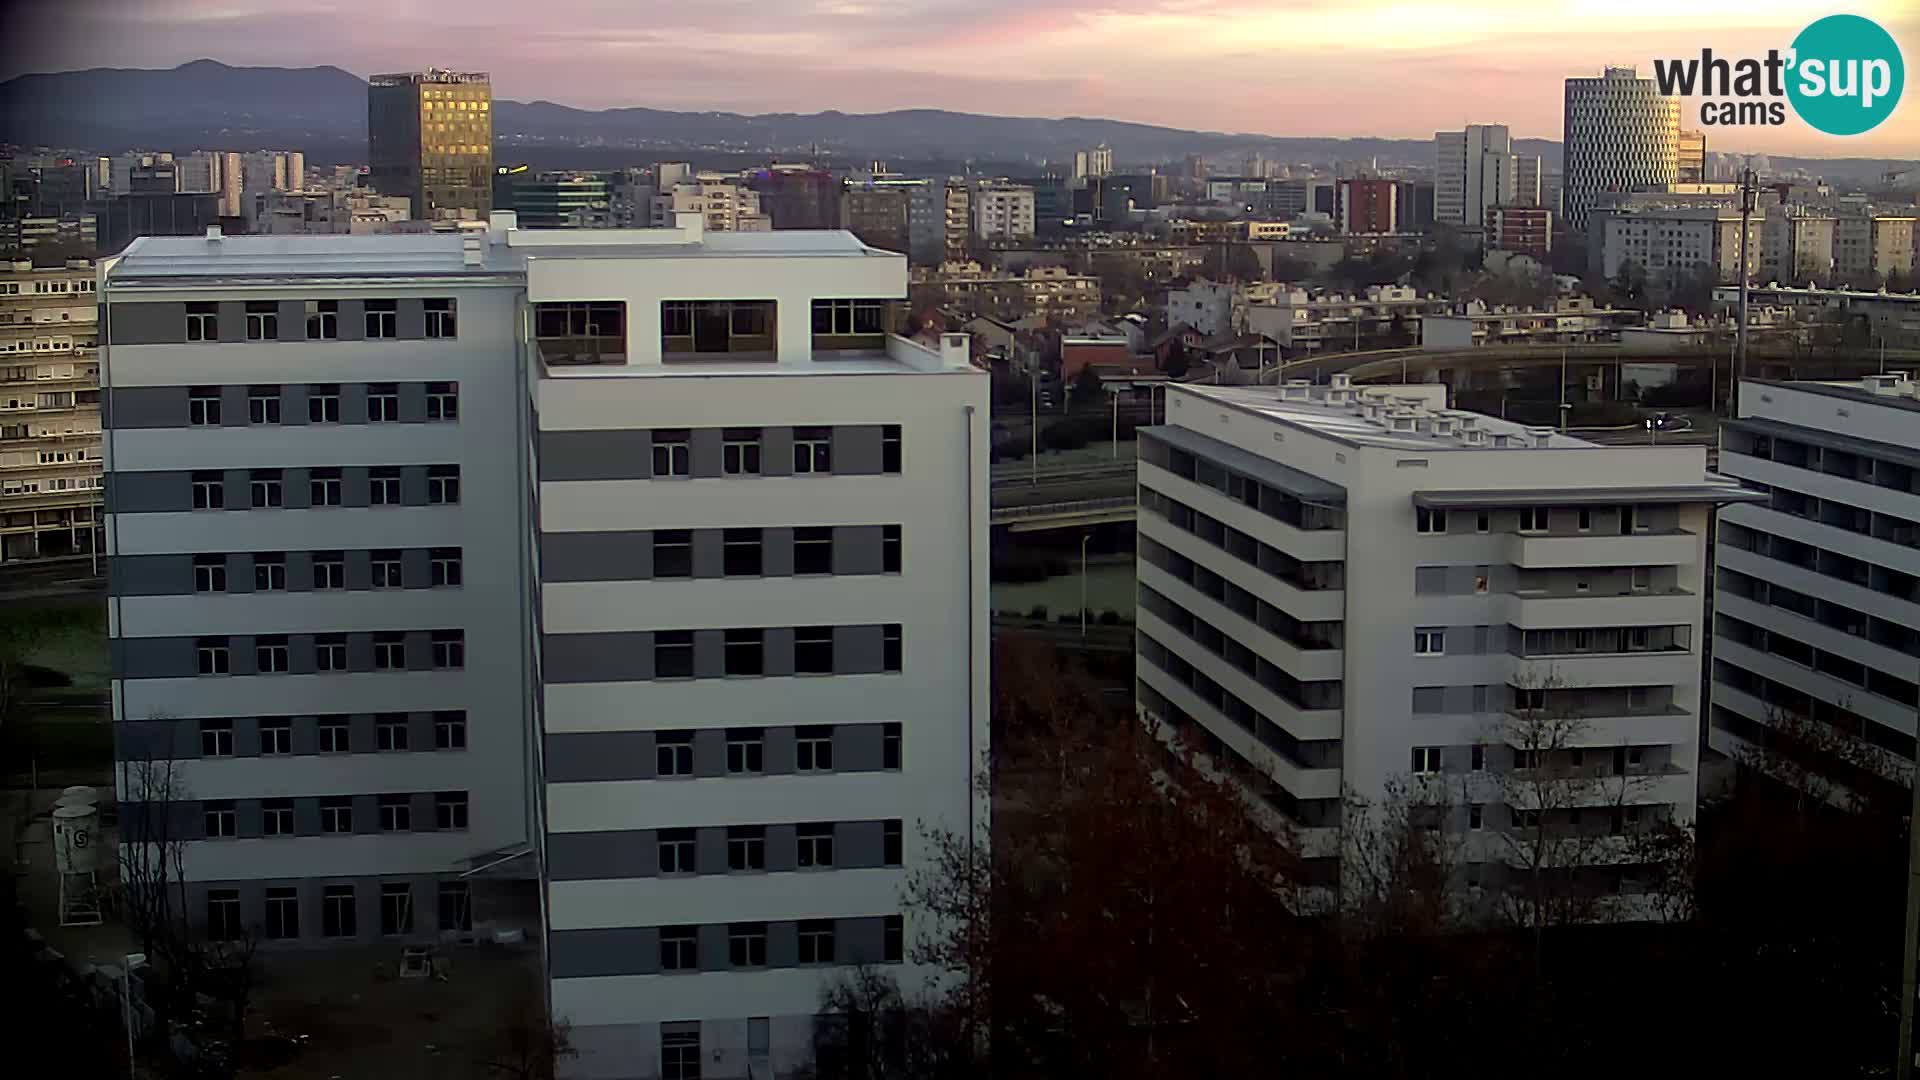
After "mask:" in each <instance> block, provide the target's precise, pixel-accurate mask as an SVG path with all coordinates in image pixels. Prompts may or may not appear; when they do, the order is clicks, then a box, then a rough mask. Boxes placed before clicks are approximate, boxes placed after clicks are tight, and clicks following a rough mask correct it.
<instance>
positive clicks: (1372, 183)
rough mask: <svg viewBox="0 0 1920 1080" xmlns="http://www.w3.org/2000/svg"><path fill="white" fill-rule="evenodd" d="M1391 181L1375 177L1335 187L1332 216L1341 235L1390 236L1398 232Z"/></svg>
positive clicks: (1340, 182)
mask: <svg viewBox="0 0 1920 1080" xmlns="http://www.w3.org/2000/svg"><path fill="white" fill-rule="evenodd" d="M1396 186H1397V185H1396V183H1395V181H1392V180H1383V179H1380V178H1378V177H1355V178H1352V179H1346V180H1340V181H1337V182H1336V183H1335V191H1336V193H1337V201H1336V213H1335V217H1334V220H1335V221H1336V222H1338V224H1339V228H1340V231H1341V232H1343V233H1362V234H1372V233H1393V232H1398V231H1399V228H1398V224H1399V223H1398V219H1397V217H1396V216H1395V215H1396V212H1397V209H1398V205H1399V204H1398V200H1397V199H1396V198H1395V194H1394V189H1395V187H1396Z"/></svg>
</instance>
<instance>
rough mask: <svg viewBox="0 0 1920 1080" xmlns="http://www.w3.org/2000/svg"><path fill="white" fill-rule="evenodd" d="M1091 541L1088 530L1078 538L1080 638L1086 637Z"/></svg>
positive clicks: (1091, 537)
mask: <svg viewBox="0 0 1920 1080" xmlns="http://www.w3.org/2000/svg"><path fill="white" fill-rule="evenodd" d="M1092 539H1093V533H1092V531H1091V530H1089V531H1088V532H1087V533H1086V534H1085V535H1083V536H1081V537H1080V636H1081V637H1082V638H1085V637H1086V636H1087V543H1088V541H1090V540H1092Z"/></svg>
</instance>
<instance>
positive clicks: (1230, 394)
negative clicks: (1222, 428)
mask: <svg viewBox="0 0 1920 1080" xmlns="http://www.w3.org/2000/svg"><path fill="white" fill-rule="evenodd" d="M1178 389H1180V390H1183V391H1186V392H1189V393H1192V394H1195V395H1196V396H1199V397H1202V398H1205V399H1208V400H1210V401H1217V402H1219V403H1220V404H1222V405H1230V406H1232V407H1234V408H1236V409H1240V410H1242V411H1244V412H1250V413H1253V414H1255V415H1257V416H1261V417H1265V418H1266V419H1269V420H1272V421H1274V422H1276V423H1280V424H1285V425H1287V426H1289V427H1294V428H1299V429H1300V430H1302V431H1308V432H1312V433H1313V434H1316V435H1324V436H1326V437H1328V438H1332V439H1337V440H1339V441H1341V442H1345V443H1348V444H1351V445H1354V446H1380V447H1386V448H1389V449H1394V450H1466V451H1489V452H1495V453H1517V452H1521V451H1524V450H1537V449H1549V450H1582V449H1586V450H1601V449H1606V448H1605V447H1602V446H1600V445H1599V444H1598V443H1591V442H1588V441H1587V440H1585V439H1579V438H1574V437H1573V436H1571V435H1562V434H1560V433H1559V432H1557V431H1554V432H1548V431H1546V430H1545V429H1541V428H1536V427H1529V426H1528V425H1526V424H1517V423H1514V422H1513V421H1511V420H1502V419H1500V418H1499V417H1494V416H1486V415H1484V414H1482V413H1475V412H1467V411H1464V410H1459V409H1447V408H1444V402H1445V401H1446V387H1445V386H1443V385H1442V384H1439V383H1414V384H1410V385H1404V386H1401V385H1381V384H1378V383H1365V384H1360V385H1357V386H1354V387H1352V388H1351V389H1352V390H1353V391H1354V392H1355V395H1354V397H1353V401H1352V402H1348V403H1334V402H1332V401H1330V400H1329V396H1330V393H1331V392H1332V391H1334V390H1335V389H1336V388H1334V387H1329V386H1312V387H1301V388H1299V389H1301V390H1304V391H1306V394H1307V397H1306V398H1305V399H1304V400H1300V399H1294V400H1288V399H1286V398H1284V397H1283V396H1282V391H1283V389H1287V388H1285V387H1277V386H1202V385H1185V384H1183V385H1180V386H1179V387H1178ZM1416 396H1417V397H1421V398H1423V399H1425V404H1424V407H1423V410H1422V412H1421V414H1420V415H1422V416H1424V417H1426V418H1427V419H1429V420H1431V419H1433V418H1436V417H1440V418H1452V419H1454V420H1455V421H1456V427H1457V422H1458V421H1459V420H1461V419H1463V418H1471V421H1472V423H1473V426H1475V427H1477V428H1479V429H1480V430H1482V431H1485V432H1487V441H1486V442H1485V443H1483V444H1479V445H1472V444H1468V443H1464V442H1461V441H1460V440H1459V439H1457V438H1455V437H1454V436H1452V435H1439V434H1434V433H1433V432H1432V431H1431V430H1428V431H1424V432H1423V431H1395V430H1393V429H1392V428H1391V427H1390V426H1388V425H1387V424H1384V423H1382V422H1381V421H1380V420H1374V419H1369V418H1368V417H1367V416H1366V415H1365V413H1364V412H1363V411H1362V409H1361V406H1360V404H1359V402H1364V401H1366V400H1369V399H1370V398H1371V399H1379V398H1382V397H1384V400H1385V401H1386V402H1387V403H1388V404H1392V403H1394V401H1395V400H1396V399H1398V398H1401V397H1416ZM1435 402H1438V403H1440V404H1441V405H1442V407H1435ZM1431 427H1432V425H1429V429H1431ZM1496 435H1504V436H1506V437H1507V438H1506V440H1505V445H1496V444H1495V443H1494V441H1493V438H1494V436H1496Z"/></svg>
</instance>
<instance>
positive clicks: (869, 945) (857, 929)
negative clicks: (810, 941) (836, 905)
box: [833, 917, 887, 964]
mask: <svg viewBox="0 0 1920 1080" xmlns="http://www.w3.org/2000/svg"><path fill="white" fill-rule="evenodd" d="M886 925H887V924H886V919H885V917H880V918H873V917H866V918H857V919H836V920H834V925H833V959H834V962H835V963H837V964H878V963H882V962H883V961H884V960H885V958H886Z"/></svg>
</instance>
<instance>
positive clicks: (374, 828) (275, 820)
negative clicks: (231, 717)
mask: <svg viewBox="0 0 1920 1080" xmlns="http://www.w3.org/2000/svg"><path fill="white" fill-rule="evenodd" d="M189 805H191V804H189ZM199 813H200V829H199V831H198V832H195V831H193V829H192V823H191V822H190V821H178V822H175V823H174V825H175V827H179V826H181V825H185V826H186V827H187V828H186V835H184V836H175V837H173V839H181V840H236V839H254V838H261V837H291V836H347V835H352V834H356V833H376V832H383V833H391V832H457V831H463V830H465V829H466V828H467V822H468V817H469V815H468V808H467V793H466V792H464V791H433V792H398V793H394V794H387V795H321V796H317V797H313V798H305V799H297V798H279V799H203V800H201V801H200V803H199ZM141 827H142V828H145V827H147V823H145V822H143V823H142V825H141Z"/></svg>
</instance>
